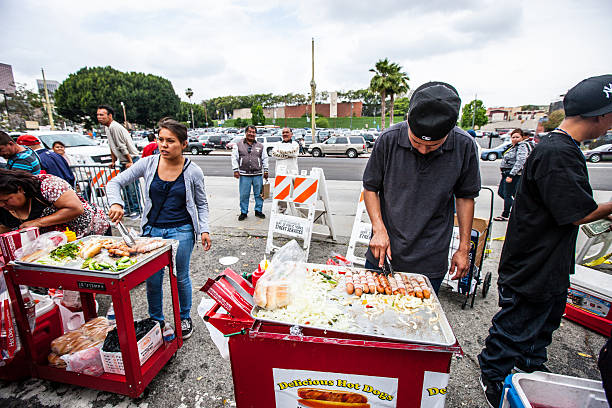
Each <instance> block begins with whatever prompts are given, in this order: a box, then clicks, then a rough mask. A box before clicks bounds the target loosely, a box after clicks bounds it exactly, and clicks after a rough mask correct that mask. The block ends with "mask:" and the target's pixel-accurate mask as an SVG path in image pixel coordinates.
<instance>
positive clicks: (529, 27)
mask: <svg viewBox="0 0 612 408" xmlns="http://www.w3.org/2000/svg"><path fill="white" fill-rule="evenodd" d="M611 11H612V2H601V1H597V0H582V1H581V2H580V3H575V2H573V1H571V0H546V1H544V0H543V1H538V2H531V1H529V0H516V1H507V0H498V1H493V0H428V1H425V0H419V1H410V2H406V1H398V0H379V1H377V2H374V3H372V2H369V3H368V2H351V1H348V0H338V1H325V0H313V1H311V2H299V1H281V0H259V1H256V2H255V1H248V0H233V1H231V0H228V1H225V2H218V1H214V2H213V1H203V2H188V1H176V2H167V1H161V0H151V1H144V0H139V1H129V2H125V1H119V0H107V1H106V2H104V3H99V2H97V3H96V2H77V1H71V0H56V1H54V2H37V1H34V0H22V1H21V2H2V3H1V4H0V14H2V15H3V18H4V19H3V20H4V22H5V26H4V32H5V33H8V35H5V36H2V37H1V38H0V49H2V57H1V58H2V60H1V61H0V62H3V63H8V64H11V65H13V69H14V72H15V77H16V80H17V81H18V82H28V83H29V84H30V86H31V87H34V84H35V79H36V78H40V67H41V66H44V67H45V72H46V73H47V77H48V78H49V79H56V80H59V81H62V80H63V79H65V78H66V77H67V76H68V75H69V74H70V73H73V72H76V71H77V70H78V69H80V68H81V67H83V66H99V65H101V66H105V65H111V66H113V67H114V68H116V69H120V70H122V71H137V72H146V73H152V74H155V75H160V76H163V77H165V78H168V79H169V80H170V81H171V82H172V84H173V86H174V88H175V91H176V92H177V94H178V95H179V96H181V98H183V99H186V97H185V96H184V90H185V89H186V88H188V87H191V88H192V89H193V90H194V98H193V99H194V100H202V99H205V98H210V97H214V96H221V95H229V94H233V95H237V94H243V95H244V94H250V93H263V92H272V93H287V92H299V93H308V92H309V81H310V77H311V62H310V52H311V51H310V44H311V38H312V37H314V38H315V47H316V49H315V65H316V66H315V72H316V78H315V80H316V82H317V89H318V90H328V91H332V90H339V89H345V90H346V89H357V88H364V87H367V86H368V84H369V81H370V78H371V73H370V72H368V69H369V68H371V67H372V66H373V65H374V64H375V63H376V61H377V60H379V59H381V58H389V59H390V60H391V61H394V62H397V63H399V64H400V65H402V67H403V69H404V71H406V72H407V73H408V75H409V76H410V78H411V81H410V86H411V87H412V88H416V87H417V86H418V85H419V84H421V83H423V82H425V81H427V80H431V79H441V80H446V81H448V82H451V83H452V84H453V85H455V86H456V87H457V89H458V90H459V92H460V94H461V95H462V97H463V99H464V100H468V99H470V100H471V98H473V95H474V94H475V93H478V95H479V98H480V97H481V96H482V99H484V101H485V105H487V106H491V105H516V104H524V103H543V104H546V103H548V102H550V100H551V99H552V98H554V97H556V95H558V94H560V93H562V92H563V91H565V90H567V88H569V87H571V86H572V85H573V84H575V83H576V82H578V81H579V80H580V79H582V78H584V77H586V76H589V75H595V74H600V73H605V72H609V70H610V68H609V67H610V66H612V56H610V55H609V53H608V52H607V49H608V48H609V46H608V44H607V42H608V39H609V38H612V26H611V25H610V24H609V22H608V21H607V16H608V15H610V12H611Z"/></svg>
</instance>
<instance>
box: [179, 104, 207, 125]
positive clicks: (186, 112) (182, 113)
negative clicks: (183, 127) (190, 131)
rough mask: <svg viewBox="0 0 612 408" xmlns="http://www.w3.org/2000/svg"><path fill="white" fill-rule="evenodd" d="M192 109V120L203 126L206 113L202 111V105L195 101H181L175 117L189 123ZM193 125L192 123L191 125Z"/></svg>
mask: <svg viewBox="0 0 612 408" xmlns="http://www.w3.org/2000/svg"><path fill="white" fill-rule="evenodd" d="M192 109H193V121H194V122H195V123H197V124H198V126H204V125H205V124H206V115H205V113H204V106H202V105H199V104H197V103H189V102H184V101H181V105H180V108H179V111H178V112H177V113H176V115H175V119H176V120H178V121H179V122H185V123H187V122H189V123H191V112H192ZM191 126H192V127H193V124H192V125H191Z"/></svg>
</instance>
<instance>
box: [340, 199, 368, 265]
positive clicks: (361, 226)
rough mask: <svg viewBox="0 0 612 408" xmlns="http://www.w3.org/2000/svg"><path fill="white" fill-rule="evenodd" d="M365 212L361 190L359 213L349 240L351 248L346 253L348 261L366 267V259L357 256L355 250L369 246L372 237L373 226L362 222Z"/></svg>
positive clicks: (356, 215) (357, 212) (358, 205)
mask: <svg viewBox="0 0 612 408" xmlns="http://www.w3.org/2000/svg"><path fill="white" fill-rule="evenodd" d="M365 210H366V208H365V202H364V199H363V190H361V194H360V195H359V203H358V204H357V211H356V213H355V221H354V222H353V230H352V232H351V239H350V240H349V246H348V249H347V251H346V259H348V260H349V261H351V262H353V263H354V264H358V265H365V258H362V257H359V256H357V255H355V248H356V247H357V245H358V244H360V245H369V243H370V237H371V236H372V224H370V223H368V222H363V220H362V218H363V214H364V212H365Z"/></svg>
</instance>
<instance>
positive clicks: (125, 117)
mask: <svg viewBox="0 0 612 408" xmlns="http://www.w3.org/2000/svg"><path fill="white" fill-rule="evenodd" d="M119 103H120V104H121V108H122V109H123V127H125V128H126V129H127V128H128V121H127V115H126V114H125V103H123V102H119Z"/></svg>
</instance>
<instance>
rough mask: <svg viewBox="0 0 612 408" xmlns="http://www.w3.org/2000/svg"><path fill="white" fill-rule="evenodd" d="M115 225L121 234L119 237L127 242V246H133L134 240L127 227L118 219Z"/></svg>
mask: <svg viewBox="0 0 612 408" xmlns="http://www.w3.org/2000/svg"><path fill="white" fill-rule="evenodd" d="M116 226H117V229H118V230H119V233H120V234H121V238H123V241H124V242H125V243H126V244H127V246H129V247H130V248H131V247H133V246H135V245H136V240H135V239H134V237H133V236H132V234H130V231H128V229H127V228H125V225H123V223H122V222H121V221H119V222H118V223H117V224H116Z"/></svg>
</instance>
